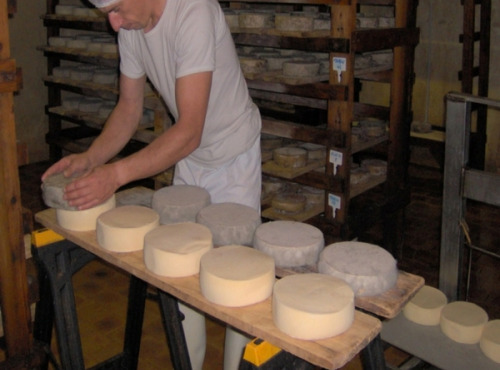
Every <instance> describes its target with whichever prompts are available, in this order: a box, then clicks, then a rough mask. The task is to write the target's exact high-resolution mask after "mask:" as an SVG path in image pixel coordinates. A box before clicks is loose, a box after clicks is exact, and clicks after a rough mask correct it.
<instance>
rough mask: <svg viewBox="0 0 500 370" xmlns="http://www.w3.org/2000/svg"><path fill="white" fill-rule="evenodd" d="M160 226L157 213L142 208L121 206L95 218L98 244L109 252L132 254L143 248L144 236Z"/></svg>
mask: <svg viewBox="0 0 500 370" xmlns="http://www.w3.org/2000/svg"><path fill="white" fill-rule="evenodd" d="M159 224H160V216H159V215H158V212H156V211H154V210H152V209H151V208H148V207H144V206H136V205H130V206H122V207H117V208H115V209H112V210H110V211H107V212H105V213H103V214H101V215H100V216H99V217H98V218H97V227H96V237H97V242H98V244H99V245H100V246H101V247H103V248H104V249H107V250H109V251H111V252H133V251H138V250H142V249H143V248H144V236H145V235H146V233H148V232H149V231H151V230H153V229H154V228H155V227H157V226H158V225H159Z"/></svg>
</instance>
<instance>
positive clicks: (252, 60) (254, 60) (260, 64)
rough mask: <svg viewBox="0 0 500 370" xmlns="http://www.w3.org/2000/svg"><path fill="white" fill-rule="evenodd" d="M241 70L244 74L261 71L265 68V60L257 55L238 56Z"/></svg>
mask: <svg viewBox="0 0 500 370" xmlns="http://www.w3.org/2000/svg"><path fill="white" fill-rule="evenodd" d="M239 61H240V66H241V70H242V71H243V73H244V74H249V73H262V72H264V71H265V70H266V68H267V61H266V60H265V59H262V58H258V57H251V56H242V57H239Z"/></svg>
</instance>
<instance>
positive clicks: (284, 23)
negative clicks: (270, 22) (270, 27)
mask: <svg viewBox="0 0 500 370" xmlns="http://www.w3.org/2000/svg"><path fill="white" fill-rule="evenodd" d="M313 23H314V14H308V13H277V14H276V15H275V16H274V24H275V26H276V29H277V30H279V31H298V32H306V31H312V30H313Z"/></svg>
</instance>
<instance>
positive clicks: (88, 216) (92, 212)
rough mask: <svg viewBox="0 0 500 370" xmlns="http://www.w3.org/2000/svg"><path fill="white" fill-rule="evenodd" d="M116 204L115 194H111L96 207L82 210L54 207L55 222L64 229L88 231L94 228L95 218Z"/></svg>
mask: <svg viewBox="0 0 500 370" xmlns="http://www.w3.org/2000/svg"><path fill="white" fill-rule="evenodd" d="M115 206H116V200H115V196H114V195H113V196H111V197H110V198H109V199H108V200H107V201H105V202H104V203H102V204H99V205H98V206H96V207H92V208H89V209H85V210H83V211H78V210H76V211H70V210H66V209H56V220H57V223H58V224H59V225H60V226H61V227H64V228H65V229H68V230H72V231H90V230H95V229H96V223H97V218H98V217H99V216H100V215H101V214H102V213H104V212H107V211H109V210H111V209H113V208H115Z"/></svg>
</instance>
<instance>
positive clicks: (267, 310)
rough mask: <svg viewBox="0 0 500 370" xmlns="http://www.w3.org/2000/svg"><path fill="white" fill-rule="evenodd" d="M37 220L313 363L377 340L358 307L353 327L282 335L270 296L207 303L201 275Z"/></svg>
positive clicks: (51, 216)
mask: <svg viewBox="0 0 500 370" xmlns="http://www.w3.org/2000/svg"><path fill="white" fill-rule="evenodd" d="M35 219H36V221H37V222H39V223H41V224H42V225H43V226H45V227H47V228H49V229H52V230H54V231H55V232H57V233H59V234H61V235H62V236H64V237H65V238H66V239H67V240H69V241H71V242H73V243H74V244H76V245H77V246H79V247H81V248H83V249H85V250H86V251H88V252H90V253H92V254H94V255H96V256H97V257H99V258H101V259H103V260H105V261H107V262H109V263H111V264H113V265H115V266H117V267H119V268H121V269H123V270H124V271H126V272H128V273H130V274H132V275H133V276H135V277H137V278H139V279H141V280H143V281H145V282H147V283H149V284H151V285H153V286H155V287H157V288H158V289H160V290H161V291H164V292H166V293H168V294H171V295H172V296H174V297H176V298H177V299H179V300H181V301H183V302H185V303H187V304H188V305H191V306H193V307H196V308H197V309H199V310H201V311H203V312H205V313H206V314H208V315H210V316H212V317H214V318H216V319H218V320H221V321H223V322H225V323H227V324H229V325H231V326H233V327H235V328H237V329H240V330H242V331H244V332H246V333H248V334H250V335H251V336H255V337H258V338H261V339H263V340H266V341H268V342H269V343H271V344H274V345H275V346H278V347H279V348H281V349H283V350H285V351H287V352H289V353H291V354H293V355H295V356H297V357H300V358H302V359H304V360H306V361H308V362H310V363H312V364H314V365H316V366H319V367H322V368H326V369H336V368H339V367H342V366H343V365H345V364H346V363H347V362H348V361H350V360H351V359H352V358H353V357H354V356H355V355H356V354H357V353H358V352H360V351H361V350H362V349H364V348H365V347H366V346H367V345H368V344H369V343H370V342H371V341H372V340H373V339H375V338H378V334H379V333H380V330H381V322H380V320H379V319H377V318H376V317H373V316H371V315H368V314H365V313H363V312H360V311H356V313H355V317H354V322H353V324H352V326H351V327H350V328H349V329H348V330H347V331H346V332H344V333H343V334H341V335H338V336H335V337H332V338H327V339H323V340H317V341H306V340H299V339H294V338H291V337H289V336H288V335H286V334H284V333H282V332H281V331H280V330H279V329H277V328H276V326H275V325H274V323H273V319H272V312H271V298H268V299H266V300H265V301H263V302H260V303H258V304H254V305H251V306H247V307H240V308H229V307H223V306H220V305H216V304H213V303H211V302H209V301H207V300H206V299H205V298H204V297H203V295H202V294H201V292H200V287H199V281H198V279H199V276H198V275H195V276H189V277H185V278H165V277H160V276H158V275H155V274H153V273H151V272H150V271H149V270H147V269H146V267H145V265H144V262H143V256H142V252H141V251H138V252H132V253H113V252H109V251H107V250H105V249H103V248H101V247H100V246H99V245H98V243H97V240H96V235H95V231H86V232H76V231H68V230H66V229H64V228H62V227H60V226H59V225H58V224H57V221H56V213H55V210H54V209H47V210H44V211H42V212H39V213H37V214H36V216H35Z"/></svg>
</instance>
